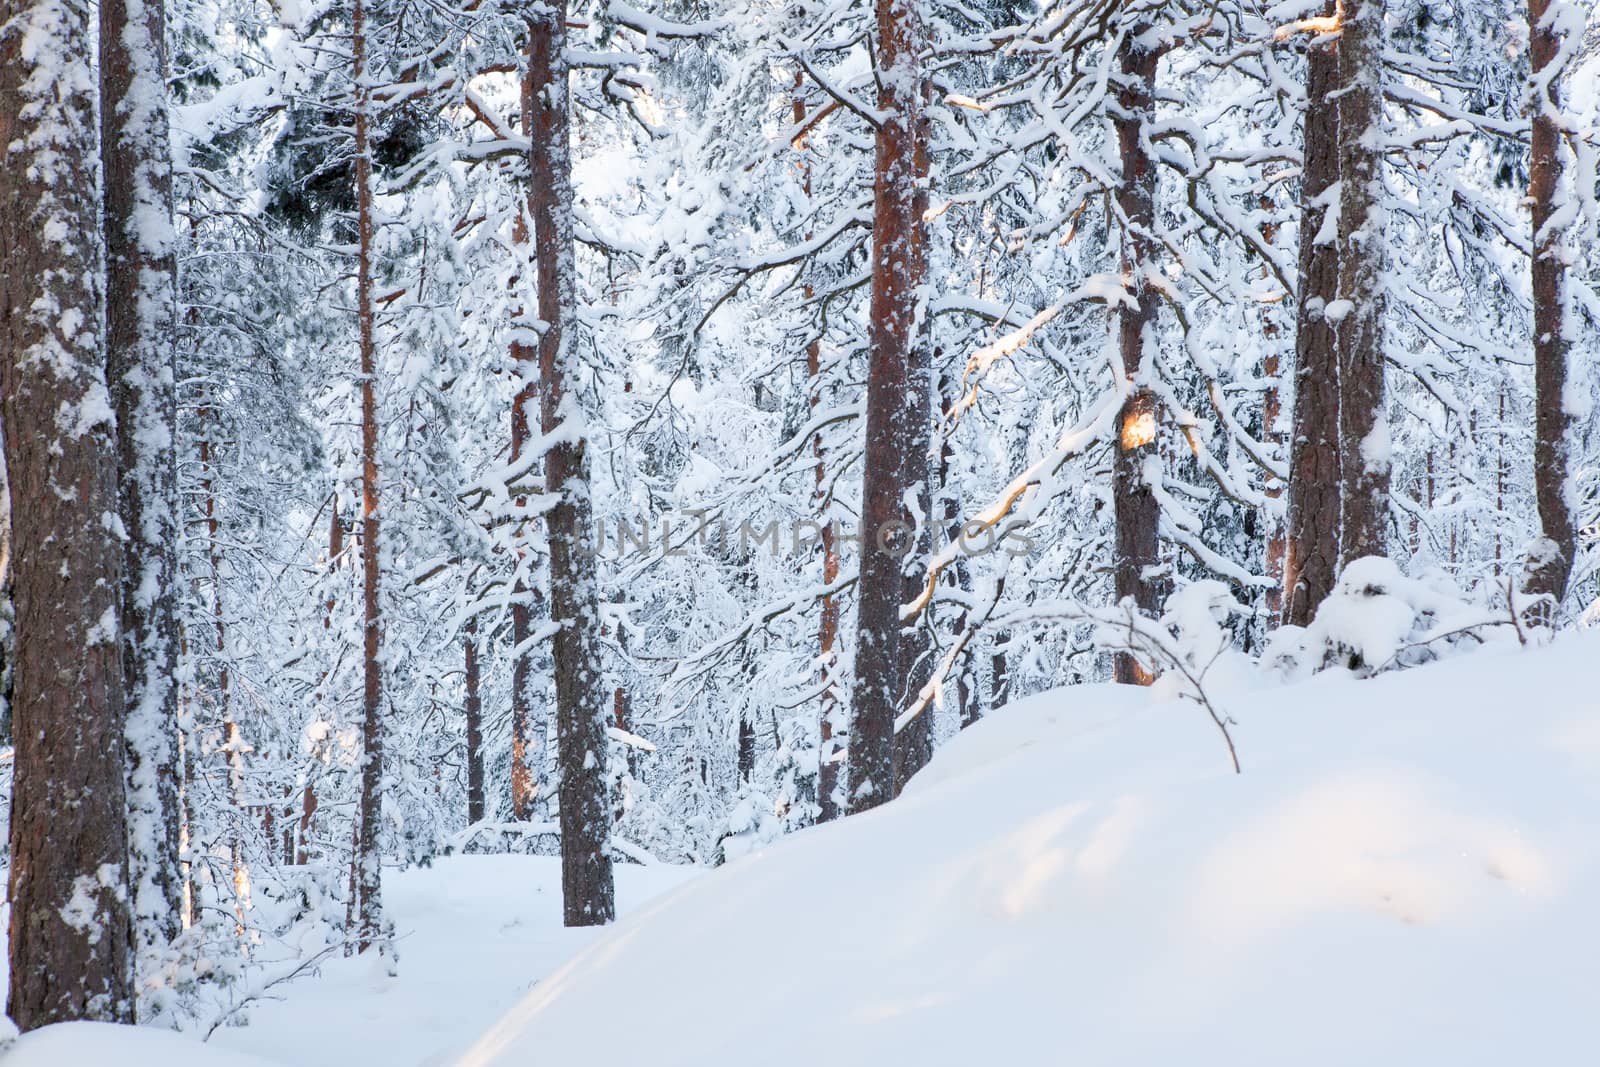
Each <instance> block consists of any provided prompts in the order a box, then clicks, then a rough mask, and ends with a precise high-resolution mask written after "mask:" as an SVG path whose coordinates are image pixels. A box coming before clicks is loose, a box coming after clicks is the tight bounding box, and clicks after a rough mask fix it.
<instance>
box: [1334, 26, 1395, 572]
mask: <svg viewBox="0 0 1600 1067" xmlns="http://www.w3.org/2000/svg"><path fill="white" fill-rule="evenodd" d="M1384 39H1385V38H1384V0H1345V2H1344V7H1343V16H1342V20H1341V29H1340V34H1339V89H1338V100H1339V288H1338V299H1337V300H1335V301H1334V302H1333V303H1332V304H1330V305H1328V306H1327V307H1326V308H1324V310H1323V314H1324V315H1325V316H1327V317H1328V318H1329V319H1330V320H1331V321H1332V323H1333V333H1334V343H1335V346H1336V348H1337V351H1338V360H1339V448H1340V458H1339V476H1340V482H1341V489H1340V499H1339V508H1340V517H1339V537H1340V541H1339V561H1340V565H1341V566H1344V565H1348V564H1349V563H1350V562H1351V561H1352V560H1356V559H1360V558H1361V557H1362V556H1382V555H1385V554H1387V541H1388V526H1389V468H1390V456H1389V451H1390V447H1391V442H1390V436H1389V428H1388V418H1387V415H1386V413H1385V410H1384V404H1385V390H1384V384H1385V372H1384V358H1385V352H1384V337H1385V329H1386V325H1387V324H1386V314H1387V305H1388V298H1387V292H1386V287H1387V285H1388V278H1387V276H1386V273H1385V268H1386V265H1387V261H1388V245H1387V240H1388V238H1387V234H1386V231H1385V218H1386V215H1387V210H1388V205H1387V204H1386V202H1385V201H1386V195H1385V192H1384V181H1383V161H1384V149H1383V137H1384V123H1383V90H1384V81H1385V79H1384V76H1383V56H1382V48H1383V42H1384Z"/></svg>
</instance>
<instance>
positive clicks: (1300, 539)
mask: <svg viewBox="0 0 1600 1067" xmlns="http://www.w3.org/2000/svg"><path fill="white" fill-rule="evenodd" d="M1322 17H1323V18H1325V19H1327V20H1329V22H1330V23H1331V21H1332V19H1333V17H1334V2H1333V0H1328V2H1327V3H1326V4H1325V5H1324V7H1323V11H1322ZM1338 47H1339V46H1338V39H1337V37H1335V36H1333V35H1332V34H1331V33H1327V32H1324V33H1322V34H1320V35H1316V36H1313V37H1312V39H1311V41H1310V43H1309V45H1308V46H1307V49H1306V99H1305V108H1304V117H1303V118H1302V121H1301V158H1302V160H1303V163H1302V166H1301V172H1300V258H1299V264H1300V271H1299V275H1300V277H1299V293H1298V296H1299V304H1298V306H1297V308H1296V314H1295V357H1294V358H1295V368H1294V416H1293V428H1292V429H1291V430H1290V434H1289V439H1290V444H1289V514H1288V520H1287V525H1286V530H1285V539H1286V541H1287V550H1286V552H1285V555H1284V568H1283V590H1284V597H1283V621H1284V622H1285V623H1288V624H1289V625H1292V626H1306V625H1308V624H1309V623H1310V622H1311V619H1312V616H1314V615H1315V614H1316V611H1317V607H1318V606H1319V605H1320V604H1321V603H1322V601H1323V600H1324V598H1326V597H1327V595H1328V594H1329V593H1330V592H1332V591H1333V583H1334V579H1335V578H1336V577H1337V575H1338V570H1339V496H1340V486H1341V482H1340V476H1339V370H1338V364H1337V358H1338V355H1337V351H1336V348H1335V343H1334V336H1333V328H1332V325H1331V324H1330V322H1329V321H1328V318H1327V316H1326V312H1327V309H1328V305H1329V304H1331V303H1332V302H1333V301H1334V300H1335V299H1336V298H1337V291H1338V283H1339V260H1338V248H1339V245H1338V241H1337V234H1336V233H1329V232H1328V230H1329V229H1330V227H1329V226H1328V225H1327V222H1326V219H1327V217H1328V211H1329V209H1330V207H1331V206H1332V205H1330V204H1329V203H1328V202H1327V198H1328V195H1329V190H1330V189H1332V188H1333V187H1334V186H1335V185H1336V184H1337V183H1338V181H1339V155H1338V152H1339V101H1338V98H1337V97H1333V96H1331V95H1330V94H1331V93H1332V91H1333V90H1334V88H1335V87H1336V86H1337V85H1338V78H1339V52H1338Z"/></svg>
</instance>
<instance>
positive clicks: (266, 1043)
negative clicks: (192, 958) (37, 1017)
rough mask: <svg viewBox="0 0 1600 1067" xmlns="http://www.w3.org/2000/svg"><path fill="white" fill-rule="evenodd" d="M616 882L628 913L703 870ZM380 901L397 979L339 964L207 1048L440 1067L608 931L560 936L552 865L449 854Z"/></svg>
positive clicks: (308, 1060) (281, 993)
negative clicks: (392, 940)
mask: <svg viewBox="0 0 1600 1067" xmlns="http://www.w3.org/2000/svg"><path fill="white" fill-rule="evenodd" d="M616 873H617V901H618V910H619V911H620V912H622V913H623V914H626V913H627V912H628V911H629V910H630V909H633V908H637V907H638V906H639V905H640V904H641V903H642V902H643V901H645V900H648V899H649V898H650V897H652V896H654V895H656V894H657V893H660V892H662V891H663V890H665V889H669V888H671V887H673V886H676V885H678V884H679V883H680V882H682V881H684V880H685V879H687V878H689V877H692V876H693V875H694V873H696V872H695V870H694V869H693V868H688V867H668V866H650V867H643V866H638V865H636V864H618V865H617V868H616ZM383 894H384V908H385V910H386V911H387V913H388V915H389V917H390V918H391V919H392V920H393V922H394V925H395V934H396V947H397V951H398V954H399V967H398V971H399V973H398V975H396V976H395V977H392V978H391V977H389V976H388V974H387V973H386V971H385V970H384V968H383V967H382V966H377V967H375V966H374V965H372V964H370V963H367V962H365V961H363V960H360V959H343V958H338V959H334V960H331V961H329V962H327V963H324V964H323V965H322V967H321V973H320V975H318V976H317V977H315V978H311V979H302V980H296V981H294V982H290V983H286V984H285V985H283V986H281V987H279V988H277V989H274V990H272V991H271V992H270V994H269V998H268V999H265V1000H263V1001H261V1002H259V1003H257V1004H255V1005H253V1006H252V1007H251V1008H250V1009H249V1025H247V1026H242V1027H227V1028H223V1029H219V1030H218V1031H217V1032H216V1033H215V1034H214V1035H213V1036H212V1038H211V1039H210V1042H209V1044H211V1045H214V1046H217V1047H219V1048H223V1049H231V1050H238V1051H240V1052H248V1053H252V1054H254V1055H256V1056H259V1057H262V1058H263V1059H267V1060H270V1061H273V1062H275V1063H280V1064H284V1065H287V1067H353V1065H355V1064H367V1063H370V1064H382V1065H383V1067H438V1065H443V1064H448V1063H451V1062H453V1056H454V1055H455V1054H456V1053H458V1052H459V1051H460V1050H461V1049H463V1048H464V1047H466V1046H467V1045H468V1044H469V1043H470V1042H471V1041H472V1039H473V1038H474V1037H475V1036H476V1035H477V1034H478V1033H480V1032H481V1031H482V1030H483V1029H484V1028H485V1027H487V1026H488V1025H490V1024H491V1023H492V1022H493V1021H494V1020H495V1019H496V1018H497V1017H498V1016H499V1015H500V1014H501V1013H503V1012H504V1011H505V1010H506V1009H507V1008H508V1007H510V1006H511V1005H513V1004H515V1003H516V1001H517V999H518V998H519V997H520V996H521V995H522V994H523V993H525V992H526V991H527V990H528V989H529V988H530V987H532V986H533V985H534V983H536V982H537V981H539V980H540V979H541V978H542V977H544V976H545V975H548V974H550V973H551V972H552V971H554V970H555V969H556V968H558V967H559V966H560V965H561V963H562V962H563V961H565V960H566V959H567V958H568V957H570V956H571V955H572V954H573V953H574V952H577V951H578V950H579V949H581V948H582V947H584V946H585V945H587V944H589V943H590V942H591V941H593V940H594V939H595V938H596V937H597V936H599V935H600V934H601V933H602V931H601V930H599V929H597V928H588V929H577V930H569V929H565V928H563V927H562V925H561V861H560V860H559V859H558V858H555V857H549V856H449V857H444V858H442V859H439V860H437V861H435V863H434V864H433V866H431V867H425V868H413V869H411V870H407V871H400V872H391V871H386V872H385V873H384V879H383ZM0 1067H11V1064H10V1062H9V1061H7V1060H4V1059H0Z"/></svg>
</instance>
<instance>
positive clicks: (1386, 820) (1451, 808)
mask: <svg viewBox="0 0 1600 1067" xmlns="http://www.w3.org/2000/svg"><path fill="white" fill-rule="evenodd" d="M1597 653H1600V641H1597V639H1596V636H1594V635H1587V634H1585V635H1578V636H1575V637H1572V638H1569V639H1566V640H1563V641H1562V642H1560V643H1559V644H1557V645H1556V646H1554V647H1552V648H1548V649H1540V650H1533V651H1525V650H1522V649H1521V648H1519V647H1517V646H1515V645H1514V644H1513V645H1512V646H1511V647H1510V648H1509V649H1507V648H1505V647H1494V648H1490V649H1488V650H1485V651H1480V652H1477V653H1474V654H1472V655H1468V656H1463V657H1458V658H1455V659H1450V660H1446V661H1444V662H1441V663H1438V664H1433V665H1429V666H1425V667H1420V668H1417V669H1415V670H1411V671H1406V672H1403V673H1390V674H1385V675H1382V676H1379V677H1377V678H1375V679H1371V680H1365V681H1355V680H1352V679H1350V678H1349V677H1347V676H1344V675H1342V674H1341V673H1339V672H1328V673H1325V674H1322V675H1320V676H1318V677H1316V678H1313V679H1311V680H1310V681H1307V682H1302V683H1299V684H1296V685H1293V686H1289V687H1279V688H1257V689H1255V690H1251V691H1248V692H1244V693H1239V692H1235V693H1233V694H1232V695H1231V696H1230V697H1229V698H1227V703H1228V711H1229V712H1231V713H1232V715H1233V717H1234V718H1235V720H1236V722H1237V725H1236V726H1235V727H1234V732H1235V737H1236V740H1237V741H1238V743H1239V746H1240V750H1241V757H1242V759H1243V762H1244V767H1245V771H1244V773H1243V774H1242V775H1239V776H1235V775H1233V774H1232V773H1231V770H1230V768H1229V765H1228V762H1227V759H1226V756H1225V753H1224V751H1223V750H1222V748H1221V743H1220V741H1219V740H1218V738H1217V736H1216V733H1215V730H1214V729H1213V727H1212V724H1211V723H1210V722H1209V721H1208V719H1207V717H1206V716H1205V715H1204V713H1203V712H1201V711H1200V710H1198V709H1197V708H1196V707H1195V706H1194V705H1193V704H1189V703H1181V702H1170V701H1169V702H1158V701H1157V700H1156V699H1155V698H1154V697H1144V696H1143V694H1140V693H1137V692H1131V691H1128V690H1119V689H1115V688H1112V687H1106V686H1094V687H1082V688H1077V689H1065V690H1058V691H1056V692H1053V693H1050V694H1046V695H1044V696H1041V697H1036V698H1033V699H1029V700H1025V701H1021V702H1019V703H1017V704H1016V705H1013V706H1011V707H1009V708H1007V709H1005V710H1003V711H1002V712H1000V713H999V714H997V715H996V716H994V717H992V718H991V719H989V720H987V721H985V722H983V723H981V724H979V725H978V726H976V727H974V728H973V729H970V730H968V731H966V732H965V733H963V734H962V735H961V736H960V737H958V738H957V739H955V740H954V741H953V742H952V743H951V744H950V745H949V746H948V747H946V748H945V749H943V750H942V751H941V752H940V753H939V755H938V756H937V757H936V758H935V760H934V762H933V764H932V765H931V766H930V767H929V769H928V770H927V771H926V772H925V773H924V775H923V776H922V777H921V778H920V779H919V780H918V781H916V782H914V783H913V784H912V786H911V787H910V789H909V790H908V792H907V795H906V796H905V797H903V798H902V799H901V800H899V801H896V802H894V803H892V804H890V805H887V806H886V807H884V808H881V809H879V810H878V811H875V812H873V813H870V814H867V815H864V816H859V817H855V818H851V819H848V820H846V821H844V822H842V823H838V824H833V825H830V826H826V827H823V828H821V829H817V830H811V831H806V832H803V833H801V834H799V835H795V836H793V837H791V838H788V839H786V840H784V841H782V842H779V843H777V844H775V845H773V846H771V847H769V848H767V849H765V850H761V851H757V852H755V853H753V854H752V855H750V856H749V857H747V858H745V859H741V860H738V861H736V862H734V863H732V864H730V865H729V866H728V867H727V868H725V869H724V870H721V871H718V872H715V873H713V874H710V875H708V876H706V877H704V878H701V879H697V880H696V881H694V882H693V883H691V884H690V885H688V886H686V887H684V888H683V889H681V890H679V891H678V892H677V893H675V894H672V895H671V896H668V897H666V898H663V899H662V900H660V901H658V902H656V903H655V904H653V905H652V906H650V907H649V908H646V909H644V910H643V911H640V912H636V913H635V914H633V915H632V916H629V917H627V918H625V919H624V920H623V921H621V922H620V923H619V924H618V925H617V927H616V928H615V929H614V930H613V931H612V932H611V933H610V934H609V935H608V936H606V937H605V938H603V939H601V940H600V941H598V942H596V943H595V944H593V945H592V946H590V947H589V949H588V950H587V951H585V952H584V953H583V954H582V955H581V956H579V957H578V958H577V959H575V960H574V961H573V962H572V963H570V964H569V965H568V966H566V967H564V968H562V969H561V970H560V971H558V972H556V973H555V974H554V975H553V976H551V977H550V978H548V979H547V980H545V981H543V982H541V983H539V985H538V986H536V987H535V988H534V989H533V990H532V991H531V992H530V993H529V995H528V996H527V997H526V998H525V999H524V1000H523V1001H522V1003H521V1004H519V1005H518V1006H517V1007H516V1008H515V1009H514V1010H512V1011H511V1012H510V1013H508V1014H507V1015H506V1016H505V1017H504V1018H503V1019H502V1020H501V1021H500V1022H499V1024H498V1025H496V1026H495V1027H494V1028H493V1029H491V1030H490V1031H489V1032H488V1033H487V1034H485V1035H484V1037H483V1038H482V1040H481V1041H479V1042H478V1044H477V1045H476V1046H474V1047H473V1048H472V1049H471V1050H470V1051H469V1052H468V1053H467V1054H465V1055H464V1056H462V1057H461V1058H460V1059H458V1060H456V1061H453V1062H454V1064H455V1067H511V1065H514V1064H516V1065H520V1064H526V1063H582V1062H607V1063H650V1064H652V1065H657V1067H666V1065H671V1064H695V1065H712V1067H715V1065H722V1064H727V1065H735V1064H737V1065H745V1064H762V1065H782V1064H795V1065H802V1064H804V1065H806V1067H814V1065H815V1064H816V1063H818V1062H826V1063H829V1064H834V1065H848V1064H868V1063H873V1064H885V1063H916V1064H919V1065H942V1064H952V1065H953V1064H963V1065H965V1064H980V1063H1029V1064H1031V1063H1057V1062H1059V1063H1077V1064H1092V1065H1094V1067H1106V1065H1111V1064H1149V1065H1158V1064H1159V1065H1168V1064H1173V1063H1185V1064H1202V1065H1204V1064H1218V1065H1223V1064H1226V1065H1229V1067H1239V1065H1251V1064H1260V1065H1263V1067H1265V1065H1274V1067H1278V1065H1282V1064H1285V1063H1293V1064H1296V1065H1297V1067H1301V1065H1307V1064H1327V1065H1330V1067H1333V1065H1338V1067H1348V1065H1349V1064H1355V1063H1371V1064H1451V1065H1452V1067H1459V1065H1463V1064H1505V1063H1572V1062H1580V1061H1581V1060H1583V1059H1584V1058H1585V1057H1586V1056H1587V1055H1590V1054H1592V1051H1593V1049H1595V1048H1597V1047H1600V1014H1597V1013H1596V1012H1595V1011H1594V1010H1593V1009H1594V1005H1595V1004H1596V1003H1600V967H1596V965H1595V962H1594V961H1595V959H1596V953H1597V950H1600V917H1597V914H1596V909H1595V908H1594V906H1593V902H1594V901H1595V900H1596V899H1597V897H1600V837H1597V835H1596V834H1595V833H1594V812H1595V811H1596V810H1597V804H1600V694H1597V693H1596V690H1595V686H1594V684H1593V677H1594V672H1593V663H1594V661H1595V657H1596V654H1597ZM1583 1050H1588V1051H1587V1052H1584V1051H1583Z"/></svg>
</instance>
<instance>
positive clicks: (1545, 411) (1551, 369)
mask: <svg viewBox="0 0 1600 1067" xmlns="http://www.w3.org/2000/svg"><path fill="white" fill-rule="evenodd" d="M1528 32H1529V40H1530V43H1531V48H1530V51H1531V53H1532V59H1533V83H1532V86H1531V89H1532V97H1533V101H1532V107H1533V143H1532V160H1531V168H1530V178H1529V181H1528V202H1529V203H1530V204H1531V205H1532V207H1533V242H1532V249H1533V268H1532V269H1533V373H1534V459H1533V477H1534V496H1535V498H1536V500H1537V502H1538V506H1539V521H1540V525H1541V527H1542V529H1543V533H1544V543H1543V546H1542V548H1541V551H1540V556H1539V558H1537V559H1536V560H1535V561H1534V563H1535V565H1534V567H1533V569H1532V573H1531V574H1530V576H1529V577H1530V581H1529V583H1528V588H1529V591H1530V592H1533V593H1540V594H1544V595H1547V596H1549V597H1551V598H1553V599H1554V601H1555V605H1556V606H1557V607H1559V605H1560V603H1561V600H1562V598H1563V597H1564V596H1565V595H1566V592H1567V578H1568V576H1569V575H1570V574H1571V573H1572V564H1573V557H1574V554H1575V552H1576V549H1577V536H1576V532H1575V530H1574V528H1573V527H1574V523H1573V517H1572V500H1573V496H1574V494H1573V490H1572V485H1571V478H1572V468H1573V452H1574V442H1573V430H1574V421H1575V420H1574V419H1573V417H1572V414H1571V412H1570V411H1569V409H1568V402H1567V396H1566V390H1567V381H1568V378H1569V376H1570V372H1569V369H1568V360H1569V358H1570V357H1569V353H1570V352H1571V350H1572V345H1573V340H1574V338H1573V336H1572V334H1573V332H1574V331H1573V319H1574V318H1575V316H1576V311H1575V309H1573V308H1572V307H1571V302H1570V301H1569V299H1568V295H1567V285H1568V283H1567V279H1566V272H1567V270H1568V269H1569V259H1571V258H1573V257H1571V256H1570V253H1569V249H1568V245H1567V241H1566V239H1565V238H1566V234H1565V232H1564V228H1565V226H1566V225H1570V223H1568V222H1566V221H1565V220H1564V219H1563V218H1562V208H1563V201H1564V199H1565V198H1566V197H1569V196H1570V195H1571V191H1570V189H1568V188H1564V186H1566V185H1570V184H1575V183H1576V182H1577V181H1581V180H1586V179H1584V178H1583V176H1582V174H1581V173H1580V174H1574V175H1572V176H1570V177H1566V176H1564V175H1563V170H1564V169H1565V158H1566V155H1565V149H1564V148H1563V146H1562V143H1561V139H1562V134H1563V115H1562V91H1561V90H1562V77H1563V75H1564V74H1565V73H1566V66H1567V63H1568V62H1570V58H1569V53H1567V52H1565V51H1564V46H1570V45H1575V44H1576V41H1577V38H1578V37H1579V36H1580V35H1581V34H1582V32H1583V19H1582V16H1581V15H1580V14H1579V12H1578V10H1577V8H1575V7H1574V6H1573V5H1571V4H1568V3H1564V2H1563V0H1528ZM1547 614H1550V615H1553V611H1551V612H1549V613H1547Z"/></svg>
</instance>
